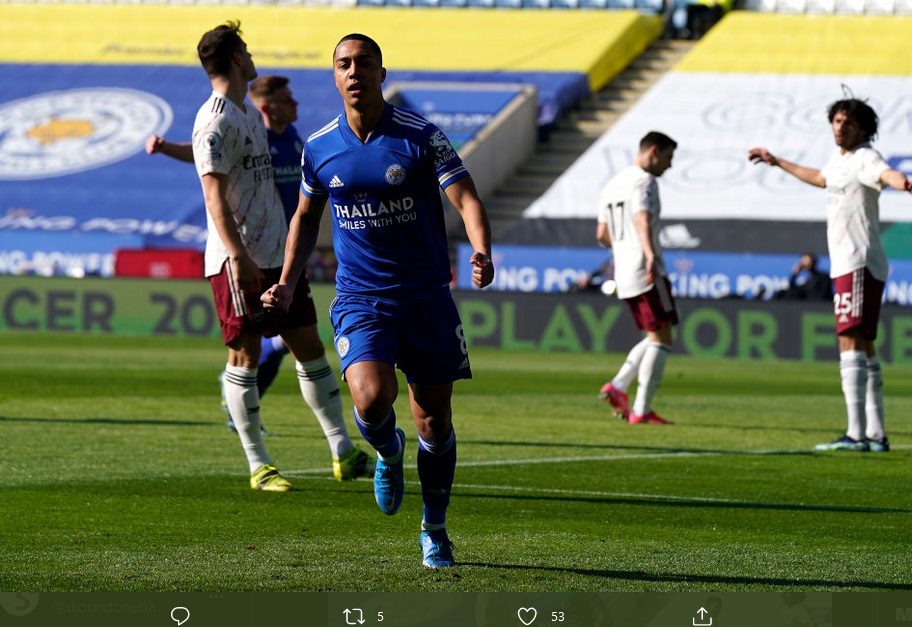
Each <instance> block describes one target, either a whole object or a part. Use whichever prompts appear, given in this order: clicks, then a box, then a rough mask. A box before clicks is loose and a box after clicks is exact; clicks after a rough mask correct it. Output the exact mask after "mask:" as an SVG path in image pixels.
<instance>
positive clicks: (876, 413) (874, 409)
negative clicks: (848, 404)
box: [865, 355, 887, 440]
mask: <svg viewBox="0 0 912 627" xmlns="http://www.w3.org/2000/svg"><path fill="white" fill-rule="evenodd" d="M865 419H866V420H867V425H866V427H865V437H867V438H870V439H871V440H883V439H884V437H886V435H887V432H886V429H885V428H884V397H883V373H882V372H881V370H880V361H879V360H878V359H877V356H876V355H875V356H874V357H869V358H868V377H867V386H866V389H865Z"/></svg>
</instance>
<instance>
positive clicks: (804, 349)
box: [455, 291, 912, 364]
mask: <svg viewBox="0 0 912 627" xmlns="http://www.w3.org/2000/svg"><path fill="white" fill-rule="evenodd" d="M455 295H456V301H457V303H458V305H459V310H460V312H461V314H462V322H463V327H464V329H465V334H466V337H468V338H470V339H471V343H472V345H473V346H487V347H499V348H510V349H528V350H539V351H570V352H626V351H627V350H629V349H630V347H631V346H632V345H633V344H634V343H635V342H636V341H637V340H638V338H639V337H640V332H639V331H638V330H637V329H636V327H635V326H634V324H633V318H632V316H631V315H630V312H629V310H628V308H627V305H626V304H624V303H623V302H622V301H620V300H618V299H617V298H614V297H607V296H603V295H601V294H534V293H521V292H471V291H458V292H456V293H455ZM677 305H678V313H679V316H680V323H679V324H678V326H677V327H676V328H675V334H674V338H675V339H674V342H675V350H678V351H681V352H683V353H686V354H689V355H700V356H718V357H738V358H743V359H801V360H807V361H824V360H830V359H835V358H836V357H837V354H838V351H837V348H836V322H835V318H834V316H833V309H832V306H831V305H830V304H829V303H826V302H822V303H821V302H813V303H811V302H788V301H751V300H741V299H725V300H698V299H678V300H677ZM876 344H877V350H878V354H879V355H880V357H881V359H882V360H883V361H885V362H889V363H895V364H912V310H910V309H909V308H906V307H897V306H885V307H884V308H883V310H882V311H881V317H880V327H879V331H878V335H877V342H876Z"/></svg>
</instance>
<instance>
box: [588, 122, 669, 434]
mask: <svg viewBox="0 0 912 627" xmlns="http://www.w3.org/2000/svg"><path fill="white" fill-rule="evenodd" d="M677 147H678V144H677V142H675V141H674V140H673V139H671V138H670V137H668V136H667V135H665V134H664V133H659V132H656V131H651V132H649V133H647V134H646V135H645V136H644V137H643V139H641V140H640V147H639V152H638V153H637V156H636V158H635V159H634V162H633V164H632V165H630V166H628V167H626V168H624V169H623V170H621V171H620V172H618V174H617V175H616V176H615V177H614V178H612V179H611V180H610V181H608V184H607V185H605V188H604V189H603V190H602V194H601V197H600V198H599V210H598V227H597V230H596V238H597V239H598V241H599V243H601V244H602V245H604V246H609V247H611V249H612V251H613V252H614V280H615V282H616V283H617V294H618V298H620V299H622V300H623V301H624V302H626V303H627V306H628V307H629V308H630V312H631V313H632V314H633V319H634V322H635V323H636V325H637V328H638V329H640V330H641V331H643V332H645V334H646V337H645V338H644V339H643V340H641V341H640V342H639V343H638V344H637V345H636V346H634V347H633V348H632V349H631V350H630V352H629V353H628V355H627V359H626V360H625V361H624V364H623V365H622V366H621V368H620V370H618V373H617V374H616V375H615V376H614V378H613V379H612V380H611V381H609V382H608V383H606V384H605V385H603V386H602V389H601V392H600V393H599V398H601V399H602V400H604V401H605V402H608V403H610V404H611V406H612V407H613V408H614V410H615V412H616V413H617V414H618V415H619V416H620V417H621V419H623V420H626V421H628V422H630V423H633V424H672V423H671V422H669V421H668V420H665V419H664V418H661V417H660V416H658V415H657V414H656V413H655V411H653V409H652V400H653V398H654V397H655V393H656V390H657V389H658V387H659V384H660V383H661V382H662V376H663V374H664V372H665V361H666V359H667V358H668V354H669V353H670V352H671V340H672V337H671V327H672V326H674V325H675V324H677V323H678V313H677V310H676V309H675V303H674V298H672V295H671V283H670V281H669V280H668V274H667V272H666V271H665V261H664V260H663V259H662V250H661V248H659V213H660V212H661V204H660V203H659V185H658V182H657V179H658V177H660V176H662V174H664V173H665V171H666V170H668V168H670V167H671V159H672V157H673V156H674V151H675V148H677ZM634 376H636V377H637V393H636V397H635V399H634V402H633V407H630V406H629V404H628V400H627V387H628V386H629V385H630V383H631V382H632V381H633V377H634Z"/></svg>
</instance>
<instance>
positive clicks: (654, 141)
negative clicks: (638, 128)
mask: <svg viewBox="0 0 912 627" xmlns="http://www.w3.org/2000/svg"><path fill="white" fill-rule="evenodd" d="M653 146H655V147H656V148H658V149H659V150H668V149H669V148H677V147H678V142H676V141H675V140H673V139H672V138H671V137H669V136H668V135H666V134H665V133H660V132H659V131H649V132H648V133H646V134H645V135H644V136H643V139H641V140H640V151H641V152H642V151H643V150H649V149H650V148H652V147H653Z"/></svg>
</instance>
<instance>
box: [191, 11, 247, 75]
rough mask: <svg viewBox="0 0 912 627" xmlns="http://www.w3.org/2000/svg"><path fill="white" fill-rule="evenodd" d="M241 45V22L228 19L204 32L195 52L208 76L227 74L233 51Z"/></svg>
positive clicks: (242, 42) (229, 70)
mask: <svg viewBox="0 0 912 627" xmlns="http://www.w3.org/2000/svg"><path fill="white" fill-rule="evenodd" d="M243 47H244V40H243V39H241V23H240V22H234V21H229V22H226V23H224V24H222V25H221V26H216V27H215V28H213V29H212V30H210V31H208V32H206V33H204V34H203V36H202V37H201V38H200V41H199V44H198V45H197V46H196V52H197V54H199V59H200V63H202V64H203V69H204V70H206V73H207V74H208V75H209V76H228V75H229V74H230V73H231V59H232V57H233V56H234V53H235V52H239V51H240V50H241V49H242V48H243Z"/></svg>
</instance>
